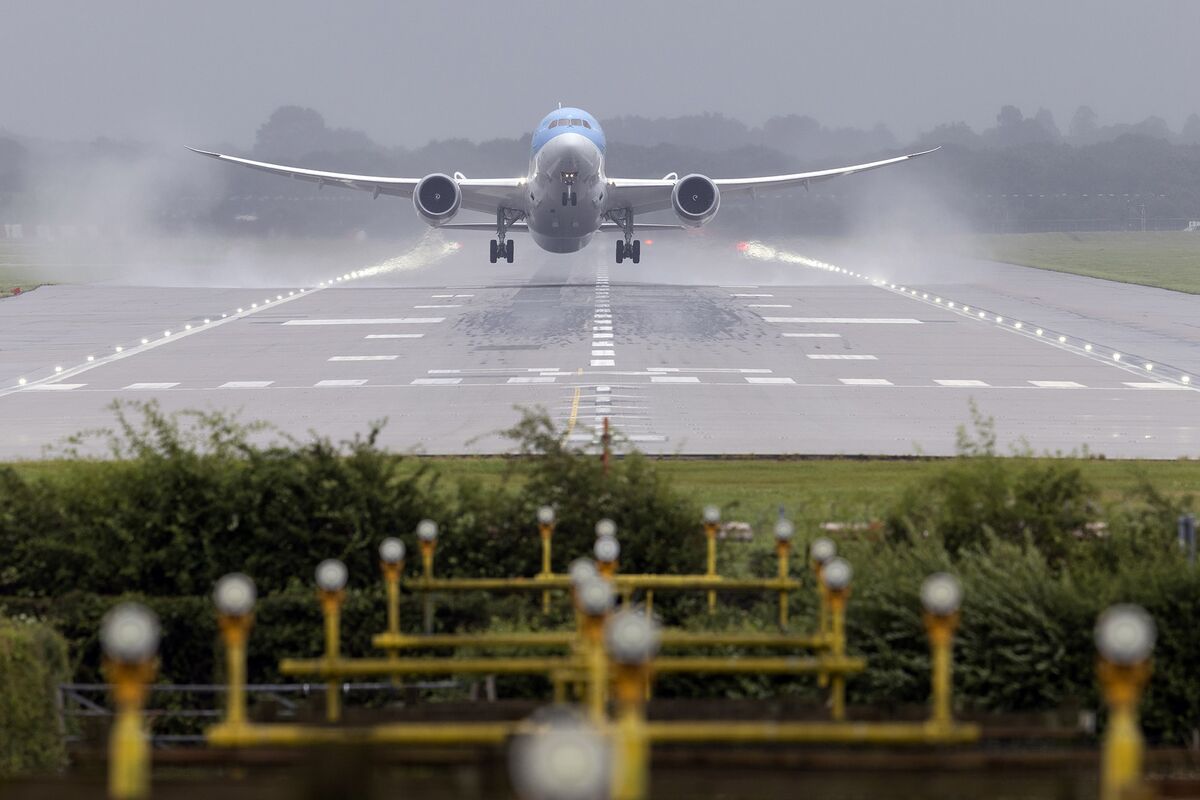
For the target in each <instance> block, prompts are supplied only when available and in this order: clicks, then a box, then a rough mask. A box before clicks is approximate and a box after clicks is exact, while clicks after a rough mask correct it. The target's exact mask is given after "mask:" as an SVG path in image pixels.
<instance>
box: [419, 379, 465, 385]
mask: <svg viewBox="0 0 1200 800" xmlns="http://www.w3.org/2000/svg"><path fill="white" fill-rule="evenodd" d="M460 383H462V378H417V379H416V380H415V381H413V382H412V383H411V384H410V385H411V386H457V385H458V384H460Z"/></svg>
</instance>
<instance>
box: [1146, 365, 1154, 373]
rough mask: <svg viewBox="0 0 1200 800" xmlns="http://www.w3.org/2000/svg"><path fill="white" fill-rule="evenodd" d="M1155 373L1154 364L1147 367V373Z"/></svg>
mask: <svg viewBox="0 0 1200 800" xmlns="http://www.w3.org/2000/svg"><path fill="white" fill-rule="evenodd" d="M1153 371H1154V365H1153V364H1147V365H1146V372H1153Z"/></svg>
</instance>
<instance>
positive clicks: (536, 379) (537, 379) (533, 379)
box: [508, 375, 557, 383]
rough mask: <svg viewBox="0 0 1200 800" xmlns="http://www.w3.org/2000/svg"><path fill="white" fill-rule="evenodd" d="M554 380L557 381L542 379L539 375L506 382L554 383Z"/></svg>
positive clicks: (511, 379)
mask: <svg viewBox="0 0 1200 800" xmlns="http://www.w3.org/2000/svg"><path fill="white" fill-rule="evenodd" d="M555 380H557V379H556V378H546V377H542V376H540V375H539V376H537V377H533V376H529V377H520V378H509V379H508V382H509V383H554V381H555Z"/></svg>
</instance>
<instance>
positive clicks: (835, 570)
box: [821, 556, 854, 592]
mask: <svg viewBox="0 0 1200 800" xmlns="http://www.w3.org/2000/svg"><path fill="white" fill-rule="evenodd" d="M853 577H854V570H852V569H850V562H849V561H847V560H846V559H844V558H837V557H836V556H835V557H834V558H831V559H829V560H828V561H826V562H825V568H824V569H822V570H821V580H823V581H824V582H825V588H826V589H828V590H829V591H831V592H840V591H842V590H843V589H845V588H847V587H848V586H850V579H851V578H853Z"/></svg>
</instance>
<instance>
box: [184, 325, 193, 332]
mask: <svg viewBox="0 0 1200 800" xmlns="http://www.w3.org/2000/svg"><path fill="white" fill-rule="evenodd" d="M183 329H184V330H185V331H190V330H191V329H192V326H191V325H190V324H189V325H184V326H183Z"/></svg>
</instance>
